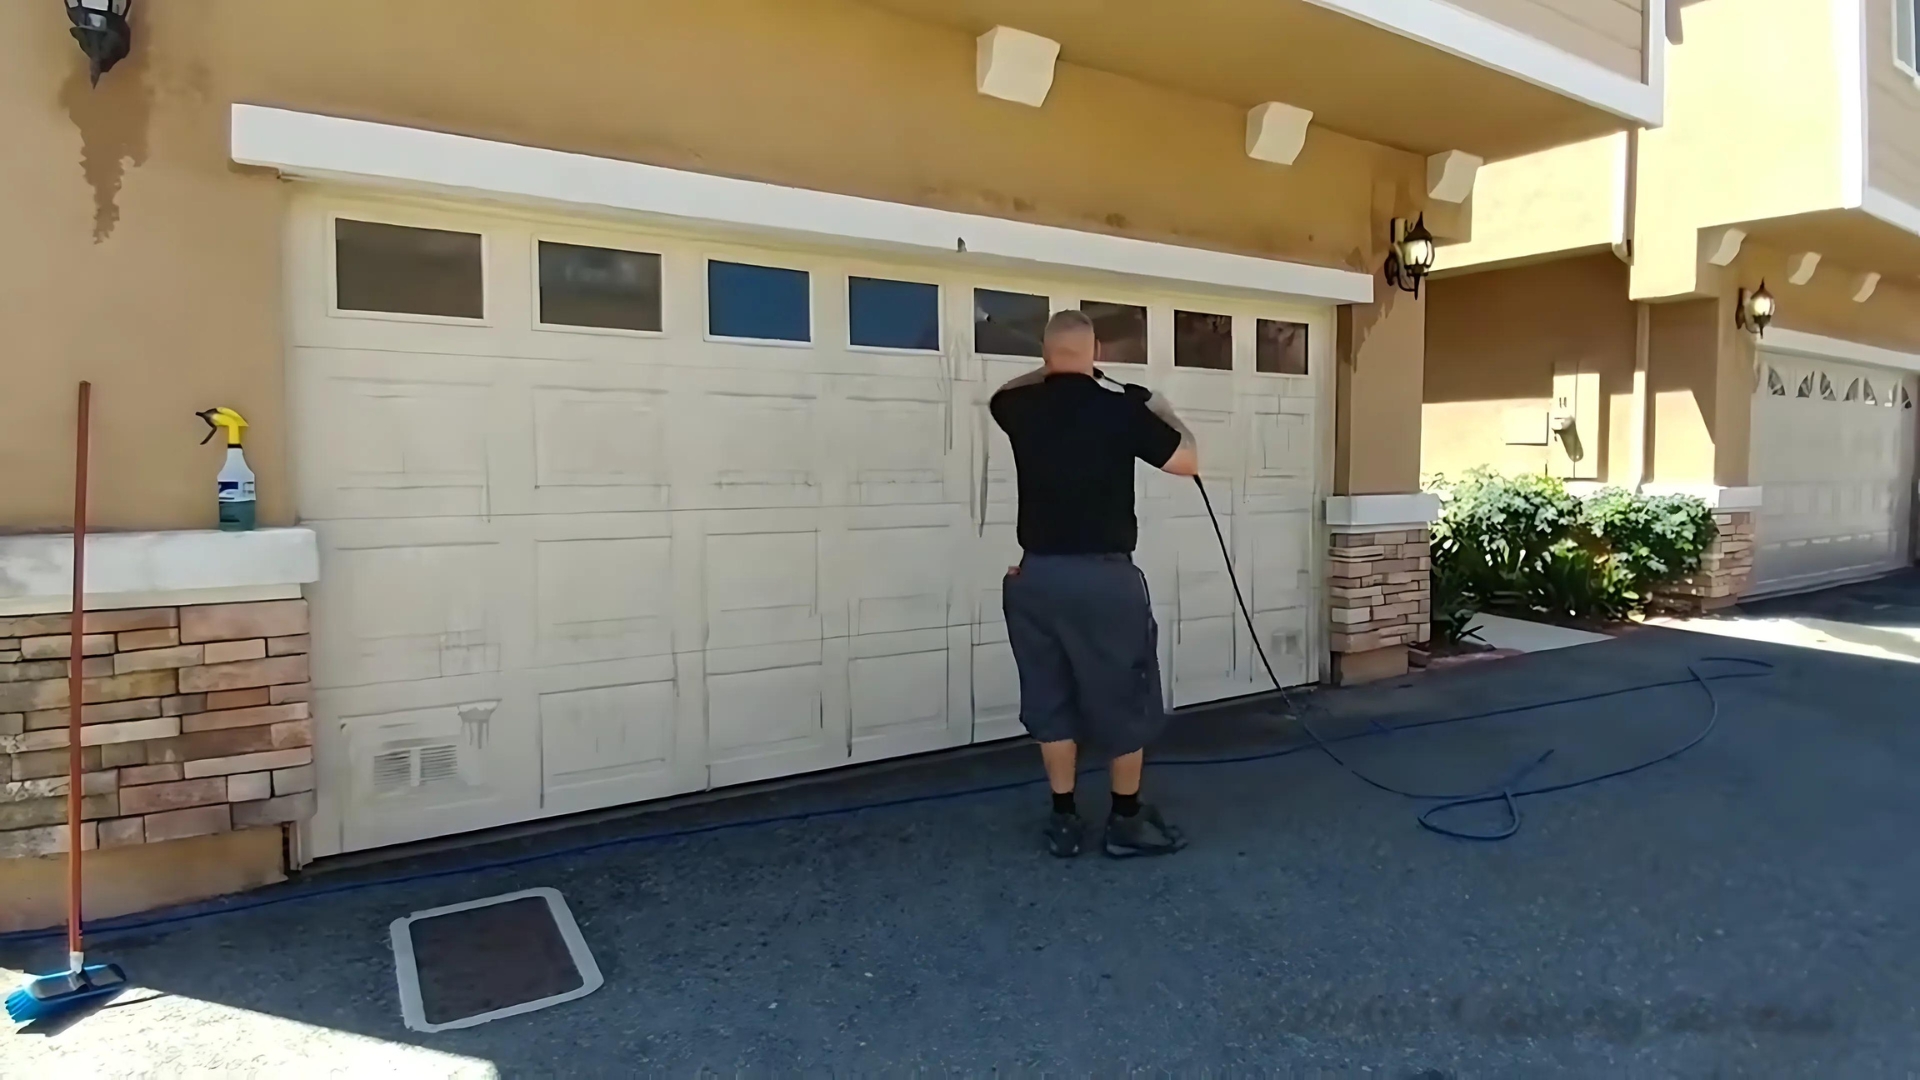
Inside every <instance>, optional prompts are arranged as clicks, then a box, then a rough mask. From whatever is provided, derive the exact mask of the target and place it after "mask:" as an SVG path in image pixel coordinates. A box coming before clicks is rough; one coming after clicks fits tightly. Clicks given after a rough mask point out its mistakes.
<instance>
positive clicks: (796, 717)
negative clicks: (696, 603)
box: [704, 638, 849, 785]
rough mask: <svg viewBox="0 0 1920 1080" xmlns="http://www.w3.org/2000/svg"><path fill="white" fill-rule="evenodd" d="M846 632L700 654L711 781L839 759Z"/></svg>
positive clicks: (844, 738) (806, 768) (844, 739)
mask: <svg viewBox="0 0 1920 1080" xmlns="http://www.w3.org/2000/svg"><path fill="white" fill-rule="evenodd" d="M846 668H847V649H846V639H844V638H838V639H833V640H829V641H819V642H813V643H807V644H794V645H783V646H772V647H764V648H749V649H709V650H707V656H706V683H705V688H704V689H705V694H706V708H707V715H706V731H707V743H706V745H707V761H708V768H709V770H710V776H711V779H712V782H713V783H714V784H716V785H724V784H741V783H750V782H752V781H754V780H764V779H767V778H769V777H774V776H786V775H791V774H793V773H801V772H810V771H813V770H816V769H826V768H832V767H834V766H836V765H843V764H845V763H846V762H847V760H848V757H849V751H848V733H847V700H846V691H845V687H846V685H847V683H846Z"/></svg>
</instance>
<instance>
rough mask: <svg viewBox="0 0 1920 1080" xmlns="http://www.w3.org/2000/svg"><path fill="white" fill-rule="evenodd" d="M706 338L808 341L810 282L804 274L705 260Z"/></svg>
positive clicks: (811, 318) (767, 267)
mask: <svg viewBox="0 0 1920 1080" xmlns="http://www.w3.org/2000/svg"><path fill="white" fill-rule="evenodd" d="M707 333H708V335H709V336H712V337H716V338H734V339H739V340H746V341H788V342H808V341H812V340H813V314H812V283H811V280H810V278H809V277H808V275H807V272H806V271H805V270H789V269H787V268H785V267H780V266H754V265H752V264H750V263H735V262H721V261H720V260H718V259H713V260H710V261H709V262H708V263H707Z"/></svg>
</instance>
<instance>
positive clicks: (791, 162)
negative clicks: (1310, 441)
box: [0, 0, 1425, 530]
mask: <svg viewBox="0 0 1920 1080" xmlns="http://www.w3.org/2000/svg"><path fill="white" fill-rule="evenodd" d="M66 25H67V24H66V18H65V16H64V14H63V13H62V10H61V8H60V5H59V4H57V3H43V2H35V3H30V4H29V3H17V2H5V3H0V131H4V132H5V133H6V137H7V141H6V151H5V152H6V162H7V165H6V167H5V168H4V169H0V237H4V238H5V239H6V244H5V252H6V257H4V258H0V327H4V328H5V332H6V339H7V346H8V359H7V377H8V383H7V392H6V394H4V395H0V427H4V429H5V430H6V431H7V433H8V437H7V439H6V440H4V442H0V476H4V477H5V480H4V482H3V483H0V530H56V529H64V528H66V527H67V525H68V522H69V515H70V509H71V508H70V500H71V479H70V476H69V475H68V472H67V469H68V466H66V465H65V463H66V462H68V461H70V460H71V455H70V452H69V449H68V448H69V447H70V446H71V439H72V410H73V404H72V402H73V384H74V383H75V381H77V380H79V379H82V378H89V379H92V380H93V381H94V383H95V391H96V393H95V401H96V403H97V415H96V420H95V431H96V432H97V436H96V439H97V441H96V444H95V452H94V462H95V470H96V471H95V497H94V501H93V508H94V520H95V522H96V523H97V525H98V526H99V527H102V528H109V529H113V528H156V529H167V528H186V527H205V526H210V525H211V524H212V523H213V520H214V500H213V490H214V488H213V477H214V473H215V471H216V470H217V469H218V467H219V456H218V453H217V451H215V450H212V449H209V448H204V447H201V446H199V445H197V444H198V440H199V438H200V435H201V433H202V430H203V429H202V428H201V426H200V422H199V421H198V420H196V419H195V418H194V416H193V413H194V411H195V410H199V409H205V408H208V407H210V406H214V405H229V406H232V407H234V408H237V409H239V410H240V411H241V412H242V413H244V414H246V415H247V417H248V419H249V420H251V421H253V423H254V427H253V429H252V430H251V431H250V432H249V442H248V447H247V454H248V458H249V460H250V461H251V463H252V465H253V467H254V469H255V471H256V472H257V473H259V475H260V490H261V519H262V523H263V524H269V523H286V522H287V521H289V520H290V519H291V516H292V513H293V501H292V499H291V492H290V490H289V484H288V470H287V469H286V465H285V460H284V447H285V430H286V423H287V413H288V410H287V408H286V402H285V394H286V391H285V387H284V385H283V375H282V369H283V354H284V343H283V307H284V304H285V301H284V298H283V295H282V283H281V282H282V267H281V260H282V229H283V216H284V212H285V203H286V197H287V196H286V189H287V185H286V184H283V183H281V182H280V181H278V180H276V179H274V178H272V177H269V176H267V175H265V174H263V173H260V172H257V171H253V170H247V169H241V168H237V167H235V166H233V165H232V164H231V163H230V161H229V160H228V139H227V118H228V112H229V108H230V106H231V104H232V103H234V102H251V103H257V104H265V105H277V106H284V107H288V108H294V109H301V110H306V111H311V112H319V113H328V114H334V115H343V116H351V117H356V118H363V119H370V120H379V121H386V122H391V123H398V124H405V125H409V126H415V127H424V128H431V129H437V130H444V131H453V132H458V133H462V134H470V135H476V136H481V137H486V138H494V139H501V140H505V141H510V142H517V143H524V144H528V145H534V146H542V147H552V148H557V149H565V150H572V151H577V152H581V153H588V154H597V155H603V156H609V157H617V158H626V159H631V160H638V161H645V162H650V163H655V164H661V165H668V166H673V167H679V168H687V169H694V170H699V171H702V172H710V173H719V174H725V175H734V176H742V177H747V178H752V179H759V180H768V181H773V182H777V183H783V184H790V185H796V186H802V187H810V188H818V189H823V190H831V191H840V192H847V193H851V194H856V195H864V196H870V197H873V198H879V199H886V200H892V201H898V202H910V203H920V204H925V205H932V206H937V207H943V208H948V209H956V210H964V211H972V212H980V213H987V214H993V215H998V216H1003V217H1010V218H1019V219H1025V220H1030V221H1037V222H1043V223H1047V224H1053V225H1062V226H1067V227H1072V228H1079V229H1087V230H1093V231H1101V232H1112V233H1121V234H1126V235H1131V236H1138V237H1144V238H1149V239H1156V240H1163V241H1170V242H1175V243H1184V244H1191V245H1195V246H1202V247H1213V248H1222V249H1229V250H1236V251H1243V252H1249V253H1254V254H1264V255H1271V256H1277V257H1283V258H1287V259H1292V260H1298V261H1303V262H1311V263H1318V264H1323V265H1337V266H1343V267H1349V268H1355V269H1373V268H1377V267H1378V266H1379V265H1380V260H1381V259H1382V258H1383V257H1384V256H1383V253H1382V251H1381V247H1382V244H1383V243H1384V241H1385V238H1386V233H1387V226H1386V221H1387V219H1388V218H1389V217H1392V216H1396V215H1406V214H1408V213H1410V212H1411V211H1412V210H1414V209H1416V208H1417V207H1418V204H1419V200H1420V198H1421V197H1422V195H1423V186H1424V179H1425V174H1424V163H1423V161H1422V159H1421V158H1420V157H1418V156H1417V155H1413V154H1409V153H1405V152H1402V151H1398V150H1392V149H1388V148H1385V147H1382V146H1379V145H1376V144H1372V143H1367V142H1362V141H1359V140H1356V139H1352V138H1348V137H1345V136H1342V135H1339V134H1337V133H1333V132H1328V131H1322V130H1319V129H1315V130H1313V131H1312V132H1310V133H1309V135H1308V137H1307V143H1306V147H1305V150H1304V151H1303V152H1302V154H1301V156H1300V158H1299V160H1298V161H1297V162H1296V163H1295V164H1294V165H1292V166H1291V167H1286V168H1282V167H1278V166H1272V165H1267V164H1264V163H1261V162H1256V161H1252V160H1249V159H1248V158H1247V156H1246V153H1245V145H1244V139H1245V122H1246V117H1245V108H1244V106H1243V105H1239V104H1234V103H1228V102H1225V101H1218V100H1212V99H1208V98H1203V97H1199V96H1194V95H1189V94H1182V93H1178V92H1174V91H1170V90H1166V89H1163V88H1161V87H1157V86H1154V85H1150V84H1148V83H1146V82H1142V81H1137V80H1133V79H1128V78H1123V77H1120V76H1117V75H1113V74H1110V73H1107V72H1103V71H1098V70H1093V69H1089V68H1084V67H1077V66H1075V65H1073V64H1069V63H1062V64H1061V65H1060V67H1059V70H1058V72H1057V75H1056V79H1055V83H1054V86H1053V90H1052V93H1051V94H1050V95H1049V97H1048V99H1047V102H1046V104H1045V106H1044V107H1043V108H1039V109H1034V108H1028V107H1025V106H1021V105H1015V104H1011V103H1009V102H1005V101H1000V100H996V99H992V98H986V97H982V96H981V95H979V94H978V93H976V92H975V90H974V81H973V80H974V40H973V38H972V37H971V36H969V35H967V34H965V33H964V32H961V31H957V30H954V29H952V28H950V27H943V26H936V25H932V24H928V23H925V22H920V21H916V20H913V19H909V18H906V17H903V16H900V15H898V14H895V13H891V12H887V11H883V10H879V9H876V8H873V7H870V6H867V5H864V4H859V3H854V2H850V0H675V2H667V0H661V2H656V3H648V4H645V5H640V4H609V3H606V2H605V0H542V2H541V3H538V4H533V3H524V2H520V0H410V2H408V3H405V4H396V3H393V2H392V0H275V2H274V3H271V4H262V3H259V2H258V0H193V2H192V3H190V4H188V3H154V4H144V5H140V7H139V8H138V12H137V23H136V34H137V40H136V43H135V48H134V51H133V55H132V57H131V58H130V59H129V60H127V61H126V62H124V63H123V64H122V65H121V66H119V67H117V68H115V69H114V71H112V72H111V73H109V74H108V75H107V77H106V78H105V79H103V80H102V81H101V84H100V86H99V88H98V89H95V90H90V89H89V88H88V86H87V79H86V71H85V65H84V60H83V58H82V57H81V55H80V53H79V50H78V49H76V48H75V47H74V45H73V42H72V41H71V39H70V38H68V36H67V32H66ZM1353 77H1354V78H1356V79H1364V78H1366V77H1367V76H1366V74H1365V72H1364V71H1362V70H1356V71H1355V72H1354V76H1353Z"/></svg>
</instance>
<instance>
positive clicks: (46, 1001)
mask: <svg viewBox="0 0 1920 1080" xmlns="http://www.w3.org/2000/svg"><path fill="white" fill-rule="evenodd" d="M126 985H127V973H126V972H124V971H122V970H120V965H119V964H89V965H87V966H86V967H84V968H82V969H81V970H80V971H79V972H78V973H77V974H76V973H75V972H71V971H62V972H60V973H58V974H55V975H35V976H32V977H30V978H29V979H27V981H26V982H24V983H22V984H20V988H19V989H17V990H15V991H14V992H13V993H11V994H8V995H7V1017H8V1018H9V1019H11V1020H12V1021H13V1022H14V1023H16V1024H28V1023H32V1022H33V1021H35V1020H38V1019H40V1018H41V1017H45V1016H51V1015H53V1014H55V1013H58V1012H62V1011H64V1010H66V1009H70V1008H72V1007H73V1006H75V1005H78V1004H80V1003H81V1002H85V1001H91V1000H93V999H95V998H98V997H104V996H105V995H107V994H112V993H115V992H117V991H119V990H120V989H121V988H123V987H125V986H126Z"/></svg>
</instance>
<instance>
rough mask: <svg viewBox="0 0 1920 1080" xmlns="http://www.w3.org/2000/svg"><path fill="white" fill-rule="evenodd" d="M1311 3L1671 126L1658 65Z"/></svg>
mask: <svg viewBox="0 0 1920 1080" xmlns="http://www.w3.org/2000/svg"><path fill="white" fill-rule="evenodd" d="M1307 2H1308V3H1310V4H1313V5H1315V6H1317V7H1323V8H1326V9H1328V10H1329V11H1338V12H1340V13H1341V14H1343V15H1350V16H1352V17H1353V18H1356V19H1359V20H1360V21H1361V22H1366V23H1371V24H1373V25H1374V26H1378V27H1380V28H1381V29H1382V30H1390V31H1392V32H1394V33H1396V34H1399V35H1400V36H1401V37H1406V38H1412V39H1413V40H1415V41H1419V42H1422V43H1424V44H1427V45H1431V46H1433V47H1434V48H1436V49H1439V50H1440V51H1442V52H1446V53H1451V54H1453V55H1454V56H1458V57H1460V58H1461V59H1463V60H1471V61H1473V62H1474V63H1476V64H1479V65H1480V66H1482V67H1488V68H1492V69H1493V70H1495V71H1500V72H1504V73H1506V74H1508V75H1511V76H1513V77H1514V78H1516V79H1520V80H1522V81H1525V82H1529V83H1532V84H1533V85H1535V86H1538V87H1542V88H1544V89H1547V90H1551V91H1553V92H1554V93H1556V94H1560V95H1562V96H1564V97H1569V98H1572V99H1574V100H1575V101H1582V102H1585V103H1586V104H1588V105H1591V106H1593V107H1594V108H1596V109H1600V110H1602V111H1604V112H1609V113H1612V114H1613V115H1615V116H1619V117H1623V118H1625V119H1628V120H1632V121H1634V122H1635V123H1639V124H1643V125H1646V126H1647V127H1659V126H1660V125H1661V123H1662V122H1663V120H1664V107H1665V102H1664V101H1663V95H1662V88H1663V86H1664V84H1665V82H1666V79H1665V74H1664V72H1659V71H1658V67H1657V66H1656V79H1655V82H1654V85H1651V86H1650V85H1648V84H1647V83H1643V82H1641V81H1640V80H1638V79H1633V78H1629V77H1627V76H1625V75H1622V74H1620V73H1619V72H1615V71H1608V70H1607V69H1606V68H1603V67H1601V66H1600V65H1599V64H1596V63H1594V62H1593V61H1591V60H1587V59H1584V58H1582V57H1578V56H1575V55H1573V54H1572V53H1570V52H1567V51H1565V50H1563V49H1557V48H1554V47H1553V46H1552V45H1549V44H1547V43H1546V42H1544V41H1541V40H1539V39H1538V38H1534V37H1529V36H1528V35H1526V34H1523V33H1521V32H1520V31H1518V30H1515V29H1513V28H1511V27H1508V26H1503V25H1501V24H1500V23H1497V22H1494V21H1493V20H1491V19H1486V18H1482V17H1481V16H1479V15H1475V14H1473V13H1472V12H1470V11H1465V10H1463V9H1461V8H1457V7H1454V6H1453V5H1452V4H1448V3H1443V2H1442V0H1307ZM1856 2H1857V0H1856ZM1653 3H1654V6H1655V7H1656V8H1657V9H1658V10H1657V11H1654V12H1652V13H1650V16H1649V22H1650V23H1653V22H1657V23H1658V26H1657V27H1655V29H1657V30H1658V32H1659V33H1660V34H1661V35H1662V36H1663V37H1664V35H1665V34H1666V17H1665V14H1664V13H1665V6H1664V4H1663V3H1661V2H1660V0H1653ZM1658 51H1659V53H1660V61H1659V62H1660V63H1661V64H1664V62H1665V57H1666V50H1665V48H1664V47H1663V48H1661V49H1659V50H1658Z"/></svg>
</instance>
